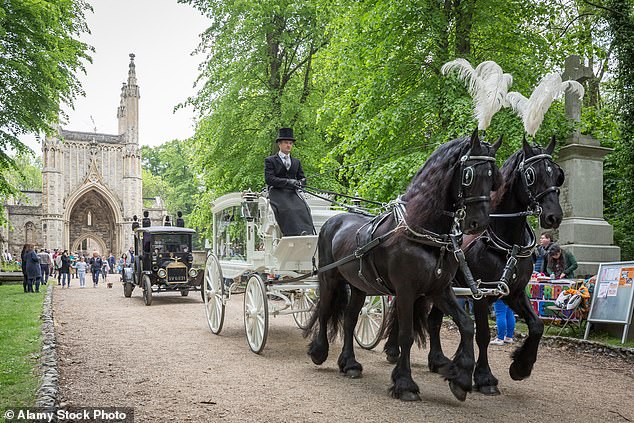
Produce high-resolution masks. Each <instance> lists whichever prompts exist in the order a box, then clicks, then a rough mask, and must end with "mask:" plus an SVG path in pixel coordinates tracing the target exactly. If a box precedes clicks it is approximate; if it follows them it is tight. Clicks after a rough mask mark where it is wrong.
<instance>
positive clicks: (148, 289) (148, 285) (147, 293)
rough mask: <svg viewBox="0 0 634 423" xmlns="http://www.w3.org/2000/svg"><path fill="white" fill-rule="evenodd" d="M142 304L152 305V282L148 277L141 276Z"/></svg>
mask: <svg viewBox="0 0 634 423" xmlns="http://www.w3.org/2000/svg"><path fill="white" fill-rule="evenodd" d="M143 302H144V303H145V305H146V306H149V305H152V280H151V279H150V277H149V276H148V275H143Z"/></svg>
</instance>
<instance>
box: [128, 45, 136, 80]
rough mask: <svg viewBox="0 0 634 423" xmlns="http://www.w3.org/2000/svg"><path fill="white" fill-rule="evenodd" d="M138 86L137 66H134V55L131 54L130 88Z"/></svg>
mask: <svg viewBox="0 0 634 423" xmlns="http://www.w3.org/2000/svg"><path fill="white" fill-rule="evenodd" d="M135 85H136V66H135V65H134V53H130V65H129V69H128V86H129V87H134V86H135Z"/></svg>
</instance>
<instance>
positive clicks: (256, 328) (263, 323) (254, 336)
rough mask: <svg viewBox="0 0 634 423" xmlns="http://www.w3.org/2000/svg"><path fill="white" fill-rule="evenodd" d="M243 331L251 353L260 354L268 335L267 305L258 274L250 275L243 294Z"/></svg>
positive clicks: (264, 291) (262, 284)
mask: <svg viewBox="0 0 634 423" xmlns="http://www.w3.org/2000/svg"><path fill="white" fill-rule="evenodd" d="M244 330H245V332H246V335H247V342H248V343H249V348H251V351H253V352H254V353H256V354H259V353H260V352H262V350H263V349H264V345H266V337H267V336H268V334H269V305H268V302H267V298H266V287H265V286H264V281H262V278H261V277H260V275H258V274H253V275H251V277H250V278H249V281H248V282H247V287H246V290H245V292H244Z"/></svg>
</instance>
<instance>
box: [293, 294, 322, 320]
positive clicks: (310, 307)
mask: <svg viewBox="0 0 634 423" xmlns="http://www.w3.org/2000/svg"><path fill="white" fill-rule="evenodd" d="M316 300H317V295H315V290H314V289H307V290H305V291H298V292H294V293H293V294H292V295H291V310H293V319H295V323H296V324H297V326H298V327H299V328H300V329H306V328H307V327H308V323H309V322H310V318H311V317H312V315H313V313H314V311H315V302H316ZM295 310H300V311H295Z"/></svg>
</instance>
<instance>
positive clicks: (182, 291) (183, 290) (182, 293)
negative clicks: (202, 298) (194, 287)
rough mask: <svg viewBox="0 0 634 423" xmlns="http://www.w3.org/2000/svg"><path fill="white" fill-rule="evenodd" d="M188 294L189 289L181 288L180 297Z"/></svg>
mask: <svg viewBox="0 0 634 423" xmlns="http://www.w3.org/2000/svg"><path fill="white" fill-rule="evenodd" d="M188 295H189V289H181V297H186V296H188Z"/></svg>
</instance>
